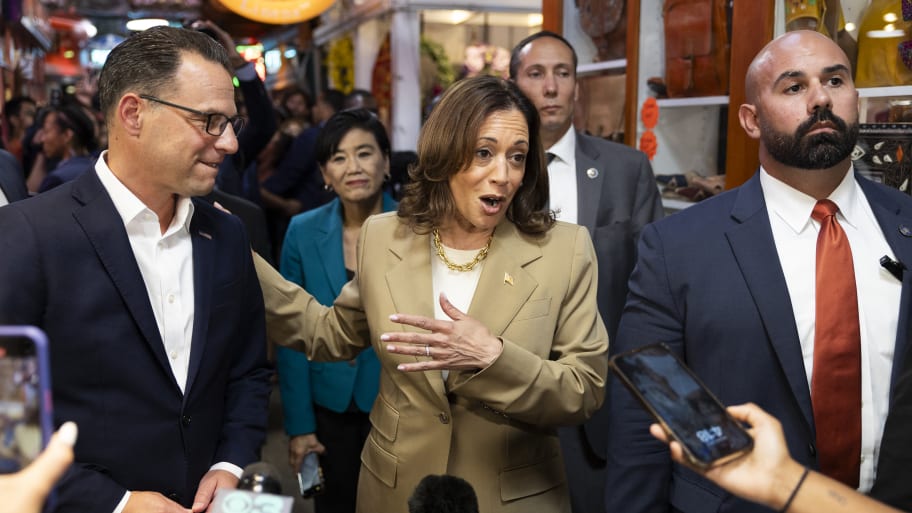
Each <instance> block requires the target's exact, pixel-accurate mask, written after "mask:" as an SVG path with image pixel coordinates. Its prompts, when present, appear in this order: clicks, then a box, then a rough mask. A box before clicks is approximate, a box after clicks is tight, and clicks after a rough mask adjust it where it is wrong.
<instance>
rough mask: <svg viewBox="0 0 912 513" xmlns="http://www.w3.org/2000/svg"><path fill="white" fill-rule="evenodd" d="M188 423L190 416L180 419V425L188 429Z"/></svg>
mask: <svg viewBox="0 0 912 513" xmlns="http://www.w3.org/2000/svg"><path fill="white" fill-rule="evenodd" d="M190 421H191V417H190V415H184V416H182V417H181V424H182V425H183V426H184V427H189V426H190Z"/></svg>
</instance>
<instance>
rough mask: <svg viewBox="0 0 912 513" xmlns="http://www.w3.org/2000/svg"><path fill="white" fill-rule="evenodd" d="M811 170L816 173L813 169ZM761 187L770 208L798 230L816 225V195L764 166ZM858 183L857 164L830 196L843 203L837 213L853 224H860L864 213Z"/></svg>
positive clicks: (833, 199)
mask: <svg viewBox="0 0 912 513" xmlns="http://www.w3.org/2000/svg"><path fill="white" fill-rule="evenodd" d="M807 172H809V173H813V172H814V171H813V170H808V171H807ZM760 187H761V188H762V189H763V197H764V200H765V201H766V208H767V209H768V210H769V211H770V212H773V213H775V214H776V215H778V216H779V217H780V218H782V220H783V221H785V223H786V224H787V225H788V226H789V228H791V229H792V230H793V231H794V232H795V233H801V232H802V231H803V230H804V229H805V228H807V227H808V226H810V225H811V224H812V220H811V212H812V211H813V210H814V205H815V204H817V200H816V199H814V198H813V197H811V196H809V195H807V194H805V193H803V192H801V191H799V190H797V189H795V188H794V187H792V186H790V185H787V184H786V183H785V182H782V181H780V180H778V179H777V178H774V177H773V176H772V175H770V174H769V173H768V172H767V171H766V169H763V167H762V166H761V167H760ZM858 187H860V186H859V185H858V182H856V181H855V172H854V167H853V166H849V170H848V171H847V172H846V174H845V176H844V177H843V178H842V181H841V182H840V183H839V185H838V186H837V187H836V189H835V190H833V192H832V193H831V194H830V195H829V196H828V199H830V200H832V201H833V202H834V203H836V205H838V206H839V213H838V214H837V216H838V218H839V221H840V222H847V223H849V224H850V225H852V226H856V225H857V223H858V217H857V216H859V215H862V211H861V210H860V206H859V205H858V203H857V201H858V197H859V196H858V195H859V194H861V191H859V190H858Z"/></svg>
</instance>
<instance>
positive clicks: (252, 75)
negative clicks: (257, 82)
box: [234, 62, 260, 82]
mask: <svg viewBox="0 0 912 513" xmlns="http://www.w3.org/2000/svg"><path fill="white" fill-rule="evenodd" d="M234 76H236V77H237V79H238V80H242V81H244V82H250V81H251V80H254V79H258V78H260V77H259V76H257V72H256V68H255V67H253V63H252V62H248V63H247V64H244V65H243V66H241V67H240V68H238V69H236V70H234Z"/></svg>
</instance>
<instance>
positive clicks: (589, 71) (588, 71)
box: [576, 59, 627, 76]
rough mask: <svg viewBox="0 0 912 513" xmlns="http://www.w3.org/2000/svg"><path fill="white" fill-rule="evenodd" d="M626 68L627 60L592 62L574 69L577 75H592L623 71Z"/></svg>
mask: <svg viewBox="0 0 912 513" xmlns="http://www.w3.org/2000/svg"><path fill="white" fill-rule="evenodd" d="M626 68H627V59H615V60H613V61H602V62H592V63H589V64H580V65H579V66H577V67H576V74H577V75H580V76H582V75H593V74H595V73H600V72H602V71H612V70H623V69H626Z"/></svg>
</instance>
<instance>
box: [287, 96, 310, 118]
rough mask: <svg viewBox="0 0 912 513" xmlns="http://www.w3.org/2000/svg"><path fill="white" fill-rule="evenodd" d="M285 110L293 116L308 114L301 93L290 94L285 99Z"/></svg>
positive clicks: (304, 99)
mask: <svg viewBox="0 0 912 513" xmlns="http://www.w3.org/2000/svg"><path fill="white" fill-rule="evenodd" d="M285 110H286V111H287V112H288V114H289V115H290V116H291V117H293V118H306V117H307V116H309V115H310V109H309V108H308V107H307V99H306V98H304V95H303V94H301V93H296V94H292V95H290V96H289V97H288V98H286V99H285Z"/></svg>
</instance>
